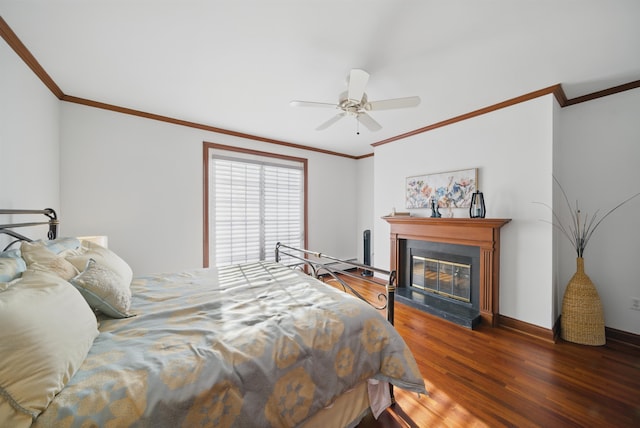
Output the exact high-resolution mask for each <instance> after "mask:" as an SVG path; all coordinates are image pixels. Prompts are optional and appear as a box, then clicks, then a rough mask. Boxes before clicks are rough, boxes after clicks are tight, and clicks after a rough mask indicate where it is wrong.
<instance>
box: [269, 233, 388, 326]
mask: <svg viewBox="0 0 640 428" xmlns="http://www.w3.org/2000/svg"><path fill="white" fill-rule="evenodd" d="M283 255H285V256H288V257H291V258H293V259H296V260H299V261H300V262H299V263H297V265H295V266H296V267H301V268H303V267H305V266H307V267H309V268H310V269H311V275H312V276H314V277H316V278H318V277H320V276H324V275H329V276H330V277H331V279H332V280H334V281H337V282H338V283H340V285H341V286H342V288H343V289H344V290H345V291H346V290H347V289H348V290H349V292H351V293H353V294H354V295H355V296H356V297H358V298H359V299H361V300H364V301H365V302H367V303H368V304H369V305H371V306H373V307H374V308H375V309H378V310H385V309H386V311H387V320H388V321H389V322H390V323H391V324H392V325H393V318H394V309H393V307H394V303H395V291H396V272H395V271H391V272H389V271H387V270H384V269H379V268H376V267H373V266H369V265H364V264H360V263H357V262H353V261H350V260H342V259H338V258H336V257H332V256H328V255H326V254H322V253H318V252H316V251H310V250H304V249H300V248H295V247H290V246H288V245H285V244H282V243H280V242H278V244H277V245H276V262H280V261H281V260H282V256H283ZM309 257H313V258H309ZM336 265H337V266H346V269H345V268H344V267H343V268H336V267H334V266H336ZM351 268H357V269H361V270H364V271H366V272H376V273H379V274H381V275H383V276H384V277H386V278H388V281H387V283H386V285H385V288H386V293H379V294H378V300H380V301H382V302H383V303H382V305H381V306H377V305H376V304H374V303H372V302H370V301H368V300H367V299H366V298H365V297H364V296H362V295H361V294H360V293H358V292H357V291H356V290H355V289H353V287H351V286H350V285H349V284H347V283H346V282H345V281H344V280H343V279H342V278H343V277H344V276H347V277H352V278H358V279H359V280H360V281H364V282H367V283H371V284H375V285H382V284H380V283H379V282H376V281H374V280H373V279H372V278H371V277H370V276H360V275H354V274H353V273H351V272H349V269H351Z"/></svg>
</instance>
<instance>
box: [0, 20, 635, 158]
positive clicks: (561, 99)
mask: <svg viewBox="0 0 640 428" xmlns="http://www.w3.org/2000/svg"><path fill="white" fill-rule="evenodd" d="M0 35H1V36H2V38H3V39H4V40H5V41H6V42H7V44H8V45H9V46H10V47H11V48H12V49H13V50H14V51H15V52H16V54H17V55H18V56H19V57H20V58H21V59H22V60H23V61H24V62H25V64H27V66H28V67H29V68H30V69H31V70H32V71H33V72H34V73H35V75H36V76H38V78H39V79H40V80H41V81H42V83H44V85H45V86H46V87H47V88H49V90H50V91H51V92H52V93H53V95H55V96H56V98H58V99H59V100H61V101H66V102H70V103H76V104H82V105H85V106H89V107H95V108H101V109H105V110H111V111H114V112H118V113H123V114H129V115H133V116H138V117H143V118H146V119H152V120H158V121H161V122H166V123H171V124H174V125H180V126H186V127H189V128H195V129H201V130H204V131H208V132H214V133H218V134H225V135H231V136H234V137H238V138H244V139H248V140H253V141H260V142H263V143H269V144H276V145H280V146H285V147H290V148H294V149H299V150H308V151H312V152H317V153H323V154H327V155H332V156H340V157H345V158H350V159H356V160H358V159H364V158H368V157H371V156H374V153H368V154H365V155H360V156H354V155H348V154H345V153H340V152H334V151H331V150H324V149H319V148H315V147H310V146H303V145H301V144H295V143H289V142H286V141H280V140H275V139H272V138H266V137H260V136H257V135H252V134H246V133H243V132H237V131H231V130H228V129H224V128H218V127H215V126H210V125H205V124H201V123H196V122H189V121H186V120H181V119H176V118H171V117H167V116H162V115H158V114H154V113H147V112H143V111H140V110H134V109H130V108H126V107H119V106H116V105H112V104H106V103H102V102H99V101H93V100H88V99H85V98H80V97H75V96H72V95H67V94H65V93H64V92H63V91H62V89H60V87H59V86H58V85H57V84H56V83H55V82H54V80H53V79H52V78H51V76H49V74H48V73H47V72H46V71H45V70H44V68H43V67H42V66H41V65H40V63H39V62H38V61H37V60H36V58H35V57H34V56H33V55H32V54H31V52H30V51H29V49H27V47H26V46H25V45H24V44H23V43H22V41H20V39H19V38H18V36H17V35H16V34H15V33H14V32H13V30H12V29H11V27H9V25H8V24H7V23H6V21H5V20H4V19H3V18H2V16H0ZM638 87H640V80H636V81H633V82H629V83H625V84H623V85H618V86H614V87H612V88H609V89H605V90H602V91H598V92H594V93H591V94H587V95H583V96H580V97H576V98H572V99H568V98H567V96H566V94H565V93H564V90H563V89H562V85H561V84H556V85H553V86H549V87H547V88H543V89H539V90H537V91H533V92H529V93H528V94H524V95H520V96H519V97H515V98H511V99H509V100H506V101H503V102H500V103H497V104H493V105H491V106H488V107H484V108H481V109H478V110H474V111H472V112H469V113H465V114H462V115H460V116H456V117H453V118H450V119H446V120H443V121H441V122H437V123H434V124H431V125H427V126H425V127H422V128H418V129H415V130H413V131H409V132H406V133H404V134H400V135H396V136H395V137H391V138H387V139H385V140H382V141H378V142H375V143H372V144H371V146H372V147H377V146H381V145H383V144H388V143H391V142H394V141H398V140H402V139H404V138H408V137H411V136H414V135H418V134H422V133H424V132H428V131H432V130H434V129H437V128H442V127H444V126H448V125H451V124H454V123H457V122H461V121H463V120H467V119H471V118H473V117H477V116H481V115H483V114H487V113H490V112H493V111H496V110H500V109H503V108H505V107H510V106H513V105H516V104H519V103H522V102H526V101H530V100H532V99H535V98H538V97H541V96H545V95H548V94H553V95H554V96H555V98H556V100H557V101H558V104H559V105H560V107H568V106H572V105H575V104H579V103H583V102H586V101H591V100H594V99H597V98H601V97H605V96H609V95H613V94H617V93H620V92H624V91H628V90H631V89H635V88H638Z"/></svg>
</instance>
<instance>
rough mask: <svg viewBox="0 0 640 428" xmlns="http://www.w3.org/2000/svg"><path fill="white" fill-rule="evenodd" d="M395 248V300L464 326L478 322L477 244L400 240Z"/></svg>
mask: <svg viewBox="0 0 640 428" xmlns="http://www.w3.org/2000/svg"><path fill="white" fill-rule="evenodd" d="M399 250H400V260H401V261H402V262H401V264H400V265H399V266H398V267H397V271H398V273H399V274H398V277H399V281H398V288H397V289H396V297H397V298H398V300H399V301H402V302H404V303H406V304H408V305H410V306H413V307H416V308H417V309H421V310H424V311H426V312H429V313H431V314H434V315H437V316H439V317H441V318H444V319H447V320H449V321H452V322H455V323H456V324H460V325H462V326H464V327H468V328H473V327H475V326H476V325H478V323H479V322H480V306H479V296H480V278H479V273H480V250H479V248H478V247H475V246H467V245H457V244H448V243H441V242H429V241H421V240H415V239H401V240H400V242H399Z"/></svg>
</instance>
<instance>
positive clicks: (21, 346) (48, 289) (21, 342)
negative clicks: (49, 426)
mask: <svg viewBox="0 0 640 428" xmlns="http://www.w3.org/2000/svg"><path fill="white" fill-rule="evenodd" d="M0 326H2V328H0V361H2V364H0V426H20V425H24V424H26V426H28V425H29V424H30V423H31V420H32V418H35V417H37V416H38V415H39V414H40V413H41V412H42V411H43V410H45V409H46V408H47V406H48V405H49V403H50V402H51V400H53V398H54V397H55V395H56V394H57V393H58V392H60V391H61V390H62V388H64V386H65V385H66V384H67V383H68V382H69V380H70V379H71V377H72V376H73V375H74V373H75V372H76V370H77V369H78V367H80V365H81V364H82V362H83V361H84V359H85V357H86V356H87V353H88V352H89V349H90V348H91V345H92V344H93V340H94V339H95V337H96V336H97V335H98V328H97V321H96V317H95V315H94V313H93V312H92V311H91V308H90V307H89V305H87V303H86V302H85V300H84V299H83V298H82V296H81V295H80V293H79V292H78V290H76V289H75V288H74V287H73V286H71V285H70V284H69V283H68V282H66V281H64V280H63V279H61V278H59V277H57V276H55V275H53V274H50V273H45V272H40V271H33V270H29V269H27V271H25V272H24V273H23V274H22V278H20V279H19V280H17V281H16V282H15V283H13V284H12V286H11V287H8V288H7V289H6V290H4V291H1V292H0Z"/></svg>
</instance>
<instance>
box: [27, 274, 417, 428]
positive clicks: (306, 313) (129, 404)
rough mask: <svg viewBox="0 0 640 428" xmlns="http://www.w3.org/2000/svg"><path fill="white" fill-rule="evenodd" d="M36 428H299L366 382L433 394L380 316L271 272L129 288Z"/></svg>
mask: <svg viewBox="0 0 640 428" xmlns="http://www.w3.org/2000/svg"><path fill="white" fill-rule="evenodd" d="M131 287H132V291H133V301H132V309H133V311H134V313H135V314H136V315H135V316H133V317H131V318H126V319H101V322H100V335H99V336H98V337H97V338H96V340H95V342H94V344H93V347H92V349H91V351H90V352H89V355H88V356H87V359H86V360H85V362H84V363H83V365H82V366H81V368H80V370H79V371H78V372H77V373H76V374H75V375H74V377H73V378H72V379H71V381H70V382H69V383H68V384H67V386H66V387H65V388H64V389H63V390H62V391H61V392H60V393H59V394H58V396H57V397H56V398H55V399H54V400H53V402H52V403H51V404H50V406H49V407H48V408H47V409H46V410H45V411H44V412H43V413H42V414H41V415H40V417H39V418H38V419H37V420H36V421H35V426H47V427H49V426H56V427H65V426H78V427H80V426H82V427H85V426H100V427H122V426H148V427H161V426H167V427H178V426H185V427H199V426H216V427H218V426H220V427H228V426H237V427H249V426H259V427H265V426H275V427H280V426H297V425H300V424H302V423H304V421H305V420H307V419H308V418H309V417H310V416H311V415H313V414H314V413H315V412H317V411H318V410H319V409H322V408H324V407H326V406H328V405H330V404H331V403H332V402H333V401H334V400H335V399H336V397H337V396H339V395H340V394H342V393H343V392H345V391H347V390H349V389H350V388H352V387H353V386H354V385H356V384H358V383H361V382H362V381H364V380H366V379H378V380H381V381H388V382H391V383H392V384H394V385H396V386H399V387H402V388H405V389H407V390H411V391H415V392H423V393H424V392H426V391H425V389H424V381H423V379H422V376H421V374H420V372H419V370H418V368H417V365H416V363H415V360H414V358H413V355H412V354H411V352H410V351H409V349H408V348H407V346H406V344H405V343H404V341H403V340H402V338H401V337H400V336H399V334H398V333H397V332H396V331H395V330H394V329H393V327H392V326H391V325H390V324H389V323H388V322H387V321H386V320H385V319H384V318H383V317H382V316H380V314H379V313H377V312H376V311H375V310H374V309H373V308H371V307H369V306H368V305H367V304H365V303H364V302H361V301H360V300H358V299H357V298H354V297H352V296H349V295H346V294H345V293H343V292H341V291H339V290H336V289H334V288H332V287H330V286H328V285H326V284H323V283H322V282H320V281H317V280H315V279H314V278H312V277H309V276H307V275H305V274H304V273H302V272H299V271H297V270H292V269H289V268H287V267H285V266H282V265H280V264H276V263H254V264H245V265H236V266H231V267H227V268H220V269H199V270H195V271H189V272H182V273H174V274H167V275H154V276H147V277H142V278H139V279H135V280H134V281H133V283H132V286H131Z"/></svg>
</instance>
